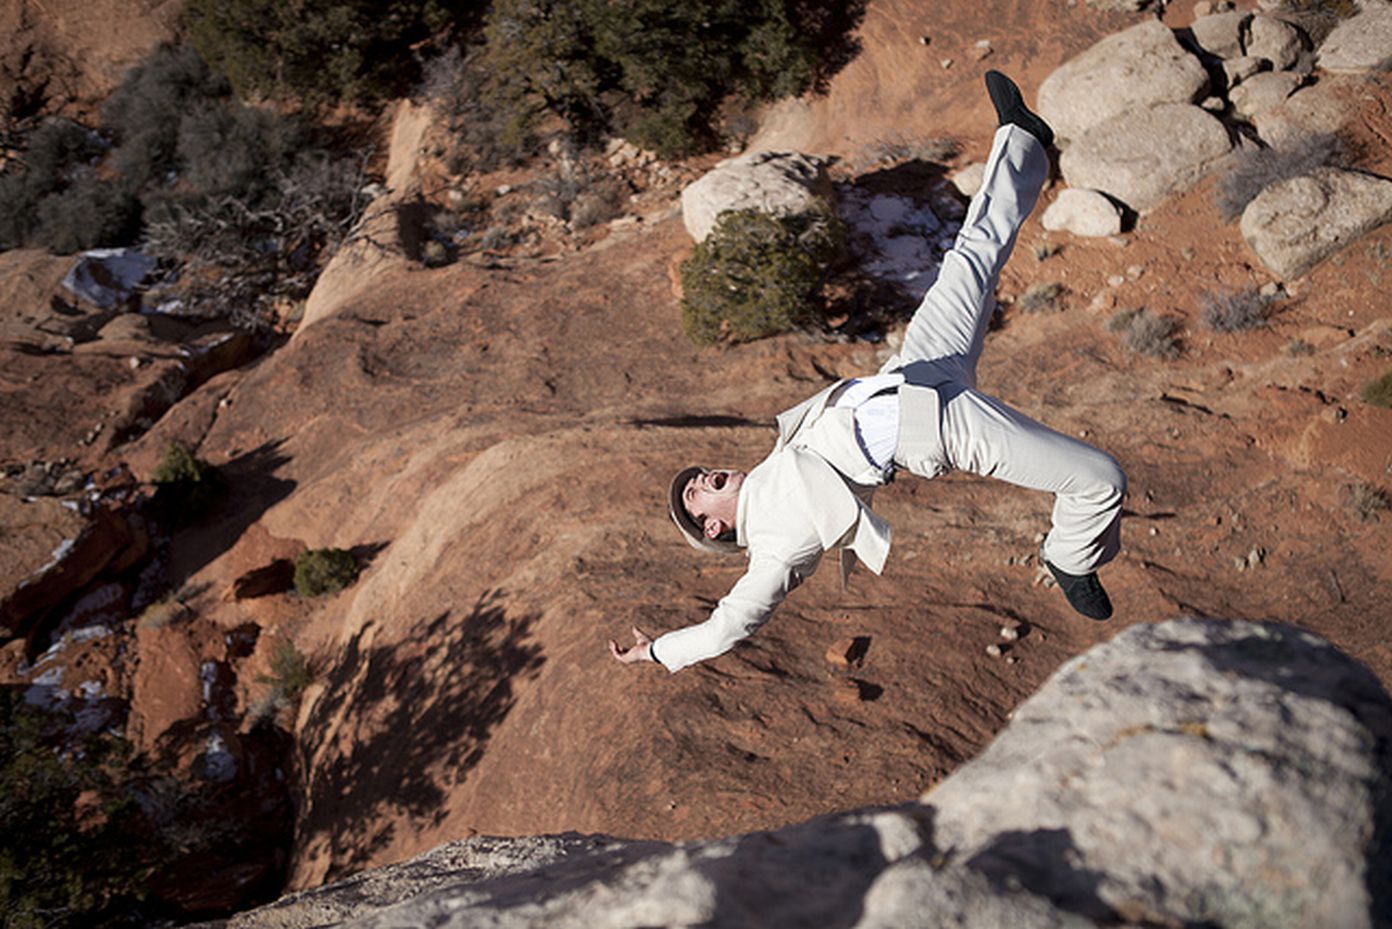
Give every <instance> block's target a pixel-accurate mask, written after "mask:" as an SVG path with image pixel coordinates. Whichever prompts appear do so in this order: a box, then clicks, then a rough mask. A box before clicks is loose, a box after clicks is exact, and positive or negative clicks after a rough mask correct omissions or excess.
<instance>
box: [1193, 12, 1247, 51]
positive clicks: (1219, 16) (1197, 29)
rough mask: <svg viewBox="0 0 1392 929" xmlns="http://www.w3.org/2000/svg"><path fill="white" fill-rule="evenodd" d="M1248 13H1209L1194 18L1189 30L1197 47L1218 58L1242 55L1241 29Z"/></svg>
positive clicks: (1245, 22)
mask: <svg viewBox="0 0 1392 929" xmlns="http://www.w3.org/2000/svg"><path fill="white" fill-rule="evenodd" d="M1249 16H1250V14H1248V13H1237V12H1228V13H1211V14H1209V15H1208V16H1200V17H1199V18H1198V19H1196V20H1194V24H1193V26H1191V27H1190V30H1191V31H1192V32H1193V34H1194V41H1195V42H1196V43H1197V44H1198V46H1199V48H1201V49H1203V50H1204V51H1206V52H1208V53H1209V54H1210V55H1214V56H1216V57H1218V58H1238V57H1241V55H1242V31H1243V28H1244V27H1245V26H1246V25H1247V19H1248V17H1249Z"/></svg>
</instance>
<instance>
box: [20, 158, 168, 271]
mask: <svg viewBox="0 0 1392 929" xmlns="http://www.w3.org/2000/svg"><path fill="white" fill-rule="evenodd" d="M36 220H37V222H36V224H35V226H34V228H33V230H32V231H31V233H30V236H29V238H30V241H31V242H33V243H36V244H38V245H42V246H43V247H44V248H46V249H48V250H49V251H51V252H54V253H56V254H60V255H71V254H73V253H74V252H80V251H85V250H87V249H89V248H97V247H99V246H108V245H124V244H127V243H129V242H133V241H135V238H136V235H137V234H138V233H139V231H140V201H138V200H137V199H136V198H135V196H134V195H133V194H131V193H130V191H129V190H127V189H126V188H125V187H124V186H123V185H120V184H114V183H110V182H108V181H102V180H98V179H97V178H95V177H85V178H83V179H82V180H80V181H78V182H77V183H76V184H73V185H72V186H71V187H69V188H68V189H66V190H64V191H61V192H59V193H52V194H49V195H48V196H47V197H44V198H43V199H42V200H40V201H39V203H38V207H37V212H36Z"/></svg>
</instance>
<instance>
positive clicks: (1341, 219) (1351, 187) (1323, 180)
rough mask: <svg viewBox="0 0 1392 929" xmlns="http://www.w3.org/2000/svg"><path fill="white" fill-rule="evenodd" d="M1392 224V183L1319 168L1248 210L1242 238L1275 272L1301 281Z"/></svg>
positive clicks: (1284, 184)
mask: <svg viewBox="0 0 1392 929" xmlns="http://www.w3.org/2000/svg"><path fill="white" fill-rule="evenodd" d="M1389 220H1392V181H1388V180H1383V179H1382V178H1378V177H1372V176H1370V175H1367V174H1359V173H1357V172H1355V171H1343V170H1340V169H1338V168H1319V169H1317V170H1315V171H1314V172H1312V173H1310V174H1308V175H1304V176H1302V177H1296V178H1291V179H1290V180H1287V181H1282V182H1280V183H1278V184H1273V185H1272V186H1270V187H1268V188H1267V189H1266V190H1263V191H1262V192H1261V193H1260V194H1258V195H1257V196H1256V198H1255V199H1254V200H1253V201H1252V202H1251V203H1249V204H1247V208H1246V209H1245V210H1243V211H1242V221H1241V229H1242V237H1243V238H1244V239H1246V240H1247V244H1248V245H1249V246H1251V248H1252V251H1254V252H1256V253H1257V257H1258V258H1260V259H1261V260H1262V263H1263V264H1264V265H1266V266H1267V267H1268V268H1269V269H1270V270H1271V272H1272V273H1273V274H1275V275H1276V276H1277V277H1280V278H1282V279H1285V280H1289V279H1291V278H1294V277H1299V276H1300V275H1302V274H1304V273H1305V272H1306V271H1309V270H1310V269H1311V268H1313V267H1314V266H1315V265H1316V264H1318V263H1319V262H1321V261H1323V260H1324V259H1325V258H1328V257H1329V256H1330V255H1332V254H1334V253H1335V252H1336V251H1338V250H1339V249H1341V248H1343V247H1344V246H1346V245H1348V244H1349V243H1351V242H1353V241H1354V240H1356V239H1358V238H1359V237H1361V236H1363V235H1366V234H1367V233H1369V232H1371V231H1372V230H1374V229H1376V228H1377V227H1378V226H1381V225H1382V224H1383V223H1386V222H1388V221H1389Z"/></svg>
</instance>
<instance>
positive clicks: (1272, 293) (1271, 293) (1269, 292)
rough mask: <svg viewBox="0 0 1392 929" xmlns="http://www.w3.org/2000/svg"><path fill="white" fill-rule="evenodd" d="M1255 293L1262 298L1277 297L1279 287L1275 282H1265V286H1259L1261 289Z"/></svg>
mask: <svg viewBox="0 0 1392 929" xmlns="http://www.w3.org/2000/svg"><path fill="white" fill-rule="evenodd" d="M1257 293H1259V294H1261V295H1262V296H1263V297H1279V296H1280V295H1281V285H1280V283H1279V282H1277V281H1267V282H1266V283H1265V284H1263V285H1261V289H1260V290H1259V291H1257Z"/></svg>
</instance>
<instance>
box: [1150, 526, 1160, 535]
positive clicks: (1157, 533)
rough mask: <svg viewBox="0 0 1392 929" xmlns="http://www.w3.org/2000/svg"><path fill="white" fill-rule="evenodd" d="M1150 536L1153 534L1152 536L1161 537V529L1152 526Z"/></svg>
mask: <svg viewBox="0 0 1392 929" xmlns="http://www.w3.org/2000/svg"><path fill="white" fill-rule="evenodd" d="M1150 534H1151V535H1159V534H1160V530H1159V528H1157V527H1156V526H1151V527H1150Z"/></svg>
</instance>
